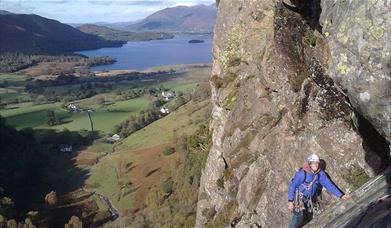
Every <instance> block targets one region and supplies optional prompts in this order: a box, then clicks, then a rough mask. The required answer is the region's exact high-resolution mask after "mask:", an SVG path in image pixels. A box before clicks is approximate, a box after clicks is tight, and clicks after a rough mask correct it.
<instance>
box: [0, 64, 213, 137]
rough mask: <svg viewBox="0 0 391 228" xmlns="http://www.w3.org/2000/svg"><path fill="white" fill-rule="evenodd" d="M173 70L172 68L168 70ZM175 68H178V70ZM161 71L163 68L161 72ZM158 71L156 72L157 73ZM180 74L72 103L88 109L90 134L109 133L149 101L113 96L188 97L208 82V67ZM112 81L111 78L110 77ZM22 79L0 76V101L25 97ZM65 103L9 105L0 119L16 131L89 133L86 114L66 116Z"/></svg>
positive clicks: (119, 85) (116, 88)
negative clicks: (152, 91) (161, 91)
mask: <svg viewBox="0 0 391 228" xmlns="http://www.w3.org/2000/svg"><path fill="white" fill-rule="evenodd" d="M172 67H173V68H174V69H175V66H172ZM178 68H179V66H178ZM161 69H164V68H161ZM161 69H159V70H161ZM180 70H181V72H180V73H179V75H176V76H175V77H173V78H168V79H167V78H166V80H164V81H163V80H153V81H142V80H141V81H137V82H133V81H132V82H119V83H116V84H114V85H113V86H112V88H110V89H105V91H104V93H99V94H97V95H95V96H92V97H90V98H86V99H81V100H76V101H72V103H76V104H78V105H80V107H83V108H86V109H91V110H93V111H92V112H91V116H92V120H93V124H94V130H96V131H99V132H100V133H102V134H108V133H111V131H112V130H113V127H114V126H115V125H117V124H119V123H121V122H122V121H123V120H125V119H127V118H129V117H130V116H132V115H133V116H135V115H137V114H138V113H139V112H140V111H142V110H145V109H147V108H148V107H149V106H150V104H151V102H152V100H153V99H154V98H153V97H151V96H146V95H144V96H142V97H139V98H135V99H130V100H123V99H122V98H121V97H119V95H118V94H117V93H118V91H127V90H129V89H138V88H153V87H155V88H156V87H164V88H165V89H170V90H174V91H176V92H182V93H191V92H193V91H194V89H195V88H196V87H197V85H198V84H199V83H201V82H206V81H208V78H209V72H210V67H191V66H180ZM110 77H114V76H110ZM28 78H30V77H29V76H26V75H17V74H0V83H1V82H4V81H6V83H7V86H6V88H0V98H1V99H4V98H10V97H13V98H18V97H20V96H28V93H26V92H25V91H24V86H25V84H26V79H28ZM79 87H80V86H78V85H64V86H51V87H47V88H45V90H46V93H50V92H51V91H57V92H61V91H63V92H64V91H75V90H79V89H80V88H79ZM100 98H101V99H102V98H103V99H104V101H105V102H104V103H103V104H97V100H98V99H100ZM67 103H69V102H55V103H49V104H34V103H33V102H27V103H23V102H22V103H18V104H10V105H7V106H6V107H4V108H3V109H1V110H0V115H2V116H4V117H5V118H6V120H7V123H9V124H10V125H13V126H15V127H16V128H17V129H22V128H26V127H31V128H35V129H39V128H43V129H57V130H63V129H68V130H74V131H79V130H81V129H87V130H89V129H90V128H91V126H90V121H89V118H88V115H87V113H85V112H82V113H77V112H69V111H68V110H67V109H66V108H64V107H63V106H64V104H67ZM48 111H53V112H54V113H55V117H56V118H57V119H58V120H59V121H58V124H56V125H53V126H50V125H49V124H48V117H47V115H48Z"/></svg>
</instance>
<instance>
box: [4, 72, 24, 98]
mask: <svg viewBox="0 0 391 228" xmlns="http://www.w3.org/2000/svg"><path fill="white" fill-rule="evenodd" d="M27 78H28V76H26V75H18V74H3V73H0V83H1V84H2V85H4V83H5V84H6V86H5V87H4V88H0V99H9V98H18V97H21V96H23V95H27V93H25V92H24V86H25V84H26V79H27Z"/></svg>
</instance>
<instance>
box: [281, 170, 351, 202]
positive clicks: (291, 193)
mask: <svg viewBox="0 0 391 228" xmlns="http://www.w3.org/2000/svg"><path fill="white" fill-rule="evenodd" d="M304 172H305V171H304V169H300V170H298V171H297V172H296V174H295V177H294V178H293V181H292V183H291V184H290V186H289V190H288V201H293V200H294V198H295V189H296V188H299V191H300V192H302V193H303V195H304V196H306V197H310V196H314V195H315V194H316V191H317V189H318V187H319V185H321V186H323V187H325V188H326V189H327V190H328V191H329V192H331V193H333V194H334V195H335V196H336V197H338V198H339V197H341V196H342V195H343V193H342V192H341V191H340V190H339V189H338V188H337V186H335V185H334V184H333V182H331V181H330V179H329V178H328V177H327V174H326V173H325V172H324V171H323V170H320V171H319V172H318V173H317V174H314V173H312V172H307V173H306V175H304ZM304 177H306V178H305V181H304ZM313 178H315V180H314V182H313V184H312V186H311V187H309V186H308V185H310V184H309V183H311V181H312V180H313Z"/></svg>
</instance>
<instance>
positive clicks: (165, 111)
mask: <svg viewBox="0 0 391 228" xmlns="http://www.w3.org/2000/svg"><path fill="white" fill-rule="evenodd" d="M160 112H161V113H163V114H168V113H170V112H169V111H168V108H164V107H161V108H160Z"/></svg>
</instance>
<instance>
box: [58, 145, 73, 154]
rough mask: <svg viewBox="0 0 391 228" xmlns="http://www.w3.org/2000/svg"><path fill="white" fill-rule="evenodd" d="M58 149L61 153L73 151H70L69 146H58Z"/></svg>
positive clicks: (70, 146)
mask: <svg viewBox="0 0 391 228" xmlns="http://www.w3.org/2000/svg"><path fill="white" fill-rule="evenodd" d="M59 149H60V151H61V152H63V153H71V152H72V151H73V150H72V145H69V144H61V145H60V146H59Z"/></svg>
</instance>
